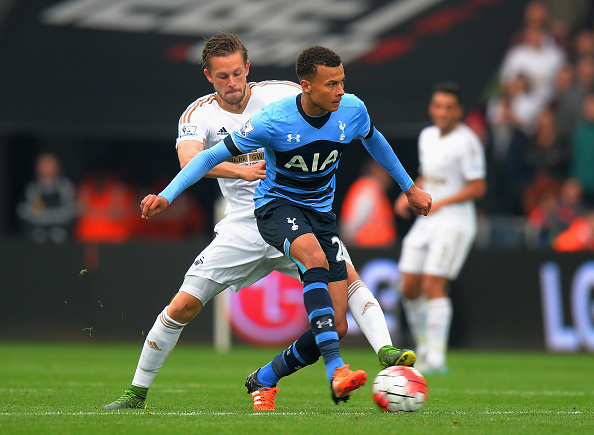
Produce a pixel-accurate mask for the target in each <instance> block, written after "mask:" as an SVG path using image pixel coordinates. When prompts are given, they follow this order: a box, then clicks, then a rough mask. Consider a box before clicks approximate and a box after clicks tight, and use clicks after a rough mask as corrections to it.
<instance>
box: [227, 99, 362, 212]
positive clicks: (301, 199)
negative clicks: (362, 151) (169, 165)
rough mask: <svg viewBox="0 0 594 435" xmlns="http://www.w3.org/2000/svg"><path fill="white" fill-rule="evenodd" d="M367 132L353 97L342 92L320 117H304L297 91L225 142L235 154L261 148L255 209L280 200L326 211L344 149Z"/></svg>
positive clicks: (330, 207) (248, 123) (260, 114)
mask: <svg viewBox="0 0 594 435" xmlns="http://www.w3.org/2000/svg"><path fill="white" fill-rule="evenodd" d="M372 132H373V127H372V124H371V120H370V118H369V115H368V113H367V108H366V107H365V104H364V103H363V102H362V101H361V100H360V99H359V98H357V97H356V96H355V95H352V94H345V95H344V96H343V97H342V100H341V102H340V106H339V108H338V110H336V111H335V112H327V113H326V114H324V115H322V116H320V117H312V116H309V115H307V114H306V113H305V112H304V111H303V109H302V107H301V95H298V96H297V97H287V98H284V99H282V100H280V101H278V102H276V103H272V104H269V105H268V106H266V107H264V108H263V109H262V110H261V111H260V112H258V113H257V114H255V115H254V116H253V117H252V118H251V119H250V120H249V121H247V123H246V124H244V125H243V127H242V128H241V129H239V130H237V131H235V132H233V133H232V134H231V135H229V136H228V137H227V138H226V139H225V144H226V145H227V149H228V150H229V151H231V152H232V153H234V148H235V150H236V153H238V154H243V153H245V152H248V151H251V150H255V149H258V148H261V147H264V158H265V161H266V178H265V179H264V180H262V181H261V182H260V184H259V185H258V186H257V187H256V193H255V196H254V200H255V202H256V208H258V207H261V206H262V205H264V204H266V203H268V202H269V201H271V200H273V199H275V198H280V199H286V200H289V201H293V202H295V203H297V204H300V205H304V206H307V207H312V208H314V209H316V210H319V211H322V212H327V211H331V210H332V202H333V200H334V188H335V183H336V181H335V172H336V169H337V168H338V164H339V162H340V157H341V155H342V152H343V150H344V149H345V147H346V146H347V145H348V144H349V143H350V142H352V141H353V140H354V139H358V138H365V137H368V136H369V135H371V133H372Z"/></svg>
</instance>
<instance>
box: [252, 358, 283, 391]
mask: <svg viewBox="0 0 594 435" xmlns="http://www.w3.org/2000/svg"><path fill="white" fill-rule="evenodd" d="M256 377H257V378H258V381H259V382H260V383H261V384H262V385H264V386H265V387H274V386H275V385H276V384H277V383H278V381H279V380H280V378H279V377H278V376H276V375H275V374H274V370H273V369H272V363H271V362H269V363H268V364H266V365H265V366H264V367H262V368H261V369H260V370H258V375H257V376H256Z"/></svg>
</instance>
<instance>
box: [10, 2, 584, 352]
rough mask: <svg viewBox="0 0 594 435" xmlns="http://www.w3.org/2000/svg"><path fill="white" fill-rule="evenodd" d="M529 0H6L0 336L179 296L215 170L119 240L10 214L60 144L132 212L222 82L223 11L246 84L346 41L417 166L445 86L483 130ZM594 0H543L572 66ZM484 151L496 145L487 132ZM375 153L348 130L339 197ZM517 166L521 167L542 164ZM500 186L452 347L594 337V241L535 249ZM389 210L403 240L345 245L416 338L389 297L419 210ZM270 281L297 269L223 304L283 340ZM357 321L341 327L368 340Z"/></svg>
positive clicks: (105, 316) (464, 291)
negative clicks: (208, 69)
mask: <svg viewBox="0 0 594 435" xmlns="http://www.w3.org/2000/svg"><path fill="white" fill-rule="evenodd" d="M528 3H529V2H528V1H526V0H347V1H342V0H301V1H300V2H294V1H290V0H267V1H265V0H255V1H243V0H217V1H205V0H4V1H3V2H2V3H1V4H0V209H1V210H2V212H1V213H0V254H1V258H2V261H0V288H1V289H2V292H1V293H2V295H3V299H4V300H3V304H2V307H1V308H0V314H1V315H0V338H2V339H20V338H25V339H48V340H102V341H105V340H114V341H116V340H131V339H134V340H141V337H142V334H143V332H145V331H147V330H148V329H149V328H150V326H151V325H152V322H153V321H154V318H155V316H156V314H157V313H158V312H159V311H160V310H161V309H162V307H163V306H164V305H165V304H166V303H167V302H168V300H169V298H170V297H171V296H172V295H173V294H174V292H175V291H177V288H178V286H179V284H180V283H181V280H182V278H183V274H184V273H185V270H186V269H187V267H188V266H189V264H190V262H191V261H192V260H193V258H194V256H195V255H196V254H197V253H198V252H199V251H200V250H201V249H202V248H203V247H204V246H206V244H208V242H209V240H210V239H211V232H212V227H213V222H216V218H215V217H214V216H216V213H217V201H218V199H219V190H218V186H217V185H216V182H214V181H213V180H203V181H200V182H199V183H198V184H197V185H195V186H194V187H193V188H192V189H190V190H189V191H188V192H187V198H188V202H190V203H191V204H193V206H194V208H193V210H194V213H193V214H192V213H190V214H189V216H191V218H189V219H190V221H191V222H195V223H196V224H195V226H194V227H193V226H192V223H191V222H190V224H188V223H187V221H185V220H183V218H180V221H179V222H178V223H173V225H174V226H176V227H177V228H178V229H179V228H183V230H179V231H165V230H163V231H160V230H155V231H150V230H146V228H145V229H138V228H137V227H135V226H137V225H138V224H137V223H136V224H132V226H133V227H135V229H133V230H130V233H129V234H125V235H123V236H122V238H121V239H118V240H112V241H110V242H109V243H106V242H104V241H101V240H98V241H92V240H88V239H84V238H83V237H81V236H76V234H75V235H72V236H70V237H69V238H68V239H67V240H66V241H65V242H62V243H55V242H51V241H47V242H45V243H40V242H39V241H35V240H31V239H30V238H28V237H27V236H25V235H24V234H23V228H22V224H21V222H20V220H19V217H18V214H17V209H18V205H19V203H20V202H22V201H23V192H24V191H25V188H26V186H27V183H28V182H30V181H31V180H32V179H33V178H34V177H35V162H36V159H37V158H38V156H39V155H41V154H43V153H48V152H49V153H52V154H54V155H55V156H57V157H58V158H59V160H60V162H61V166H62V172H63V174H64V175H66V176H67V177H68V178H69V179H70V180H72V182H73V184H74V185H75V186H77V188H79V189H80V188H81V187H82V186H83V185H84V182H85V180H86V179H87V177H88V176H89V175H92V174H105V173H107V172H108V173H110V175H111V176H115V177H116V178H117V179H118V181H119V182H121V183H122V184H123V185H125V186H127V188H128V190H127V192H128V193H129V194H130V196H131V203H133V204H134V207H135V208H134V210H135V211H134V213H136V207H137V204H138V202H139V199H140V198H141V197H143V196H144V195H145V194H146V193H148V192H154V191H156V190H157V189H158V186H162V185H163V183H166V182H167V181H168V180H169V179H171V178H172V177H173V176H174V175H175V174H176V173H177V171H178V168H179V165H178V160H177V156H176V153H175V147H174V144H175V138H176V136H177V121H178V118H179V116H180V114H181V113H182V111H183V110H184V109H185V107H186V106H187V105H188V104H189V103H191V102H192V101H193V100H195V99H196V98H197V97H199V96H201V95H204V94H207V93H209V92H212V86H211V85H210V84H209V83H208V82H207V81H206V80H205V79H204V76H203V74H202V70H201V67H200V64H199V60H200V53H201V50H202V44H203V41H204V38H205V37H206V38H208V37H210V36H211V35H213V34H215V33H218V32H221V31H224V28H223V26H224V27H226V28H228V29H231V30H232V31H234V32H235V33H237V34H238V35H239V36H240V37H241V39H242V40H243V42H244V44H245V45H246V47H247V48H248V52H249V56H250V60H251V71H250V76H249V79H250V80H251V81H260V80H267V79H280V80H295V73H294V67H293V65H294V60H295V59H296V56H297V55H298V53H299V52H300V51H301V50H302V49H303V48H305V47H307V46H310V45H315V44H320V45H326V46H328V47H330V48H333V49H335V50H336V51H337V52H338V53H339V54H341V56H342V57H343V60H344V64H345V68H346V75H347V80H346V85H347V91H348V92H352V93H355V94H356V95H358V96H359V97H361V98H362V99H363V100H364V101H365V103H366V104H367V107H368V109H369V112H370V114H371V116H372V119H373V121H374V124H375V125H376V126H377V127H378V129H379V130H380V131H382V132H383V133H384V135H385V136H386V137H387V138H388V140H389V141H390V142H391V143H392V145H393V146H394V148H395V151H396V153H397V155H398V156H399V157H400V159H401V160H402V162H403V164H404V166H405V167H406V168H407V170H408V171H409V173H411V175H413V176H414V175H416V167H417V156H416V152H417V150H416V137H417V135H418V133H419V131H420V130H421V128H423V127H424V126H425V125H427V124H428V122H429V120H428V116H427V114H426V108H427V103H428V100H429V96H430V92H431V87H432V85H433V84H434V83H436V82H440V81H444V80H451V81H455V82H457V83H458V84H460V86H461V87H462V88H463V90H464V106H465V109H466V113H469V114H472V115H474V116H475V117H474V118H469V119H468V122H469V123H470V122H471V121H473V120H476V119H477V118H476V116H478V119H479V121H480V122H479V124H478V125H479V127H477V128H480V126H486V127H485V128H488V125H487V124H488V123H486V121H485V114H486V111H487V107H488V104H489V101H490V99H491V98H493V97H494V96H496V95H498V91H499V86H498V83H499V70H500V68H501V65H502V62H503V59H504V57H505V55H506V53H507V52H508V51H509V50H510V47H512V46H513V44H514V43H517V42H514V37H515V36H516V35H517V34H518V32H519V31H520V30H521V29H522V28H523V26H524V25H525V24H526V23H525V15H524V13H525V9H526V6H527V4H528ZM569 3H571V5H572V6H569V5H568V4H569ZM591 3H592V2H590V1H584V2H581V1H575V2H573V1H572V2H567V1H554V0H552V1H544V4H546V5H547V7H548V8H549V11H550V13H551V22H553V23H554V24H555V26H552V27H551V29H552V31H553V30H554V37H555V38H559V39H561V41H560V43H559V44H560V46H561V47H562V49H563V50H564V52H565V53H566V56H567V59H568V62H569V63H572V64H576V63H577V61H576V60H575V57H576V47H575V46H574V45H573V44H574V41H575V40H576V39H575V38H577V35H578V34H580V32H582V31H589V32H591V31H592V25H593V20H592V4H591ZM590 35H591V38H592V40H591V44H592V46H593V47H594V37H593V36H592V34H590ZM593 51H594V50H593ZM592 54H594V52H593V53H590V55H592ZM580 55H581V54H580ZM584 55H585V54H584ZM485 137H486V138H488V137H489V136H488V134H487V135H486V136H485ZM485 146H486V150H487V155H489V148H488V147H489V146H490V142H489V140H486V143H485ZM365 158H366V151H365V150H364V148H363V147H361V146H358V145H357V144H353V145H352V146H351V147H350V149H348V150H347V151H346V153H345V154H344V156H343V158H342V161H341V168H340V169H339V171H338V174H337V185H338V190H337V195H336V204H335V205H336V206H335V209H336V210H337V211H339V210H340V204H341V201H342V199H343V197H344V195H345V192H346V190H347V188H348V187H349V185H350V184H351V183H352V182H353V181H354V178H355V176H356V174H358V173H359V172H360V163H361V162H362V161H363V160H364V159H365ZM490 163H491V162H490ZM592 163H593V164H594V162H592ZM524 175H525V177H521V179H522V180H524V178H526V177H528V178H529V177H531V176H533V174H524ZM490 176H491V172H489V175H488V177H490ZM529 181H531V180H529ZM527 183H528V182H527ZM503 189H505V188H503ZM491 192H492V193H490V194H489V195H488V196H487V198H486V199H485V200H484V201H482V202H481V203H480V204H479V209H480V213H481V221H480V222H481V224H480V234H479V237H478V239H477V242H476V246H475V248H474V250H473V253H472V254H471V256H470V259H469V260H468V262H467V263H466V266H465V267H464V270H463V272H462V275H461V276H460V278H459V279H458V280H457V281H456V282H455V283H453V285H452V298H453V300H454V322H453V325H452V334H451V343H452V346H453V347H460V348H464V347H467V348H510V349H511V348H516V349H526V348H529V349H548V350H551V351H572V352H574V351H582V350H587V351H590V352H592V351H594V305H593V303H592V299H593V292H592V288H593V286H594V263H592V261H591V260H592V255H591V254H592V251H589V252H588V251H579V252H572V253H566V252H564V253H561V252H557V251H555V250H553V249H552V248H551V246H550V245H549V246H543V245H542V244H540V243H539V239H538V235H536V236H535V230H534V228H532V227H530V226H529V216H528V215H527V214H526V213H524V210H523V209H522V207H521V205H518V204H511V203H505V204H503V205H502V204H501V201H502V198H503V197H506V195H507V194H508V193H509V192H507V191H505V190H504V191H497V190H496V189H495V190H492V191H491ZM396 193H397V192H394V197H395V195H396ZM516 199H517V198H516ZM180 213H181V212H180ZM134 219H135V220H136V221H140V219H139V218H138V216H135V217H134ZM397 223H398V242H397V243H396V244H395V245H394V246H392V247H390V248H384V249H357V248H356V247H354V248H352V250H351V255H352V257H353V259H354V260H355V264H356V265H357V266H358V268H359V269H360V270H361V271H362V273H364V274H366V275H365V277H364V280H365V281H366V282H368V284H370V283H371V284H370V287H372V289H373V291H375V292H376V294H377V295H378V298H379V299H380V302H382V304H383V305H384V310H385V311H386V314H387V315H388V317H389V321H390V325H391V328H392V332H393V335H394V339H395V341H396V342H397V344H403V343H406V342H407V341H408V340H409V337H408V335H407V332H406V328H405V327H404V324H403V322H402V315H401V311H400V307H399V304H398V294H397V291H396V286H397V284H396V283H397V280H398V272H397V267H396V260H397V259H398V252H399V241H400V240H401V238H402V236H403V235H404V234H405V233H406V230H407V228H408V227H409V226H410V222H409V221H405V220H401V219H399V220H398V222H397ZM162 228H168V229H170V227H167V226H166V224H163V227H162ZM279 287H282V288H283V290H282V292H283V293H281V294H286V295H291V294H292V293H291V284H286V285H284V284H283V285H281V284H279V282H278V281H274V280H272V281H270V280H269V281H267V282H265V283H263V284H261V285H260V287H257V288H254V289H251V290H246V292H245V294H246V296H245V297H243V299H242V297H241V296H237V297H235V298H234V299H233V300H232V301H231V306H230V308H229V310H230V312H231V313H232V315H231V318H232V319H236V324H233V325H232V326H233V329H234V331H235V334H234V338H233V340H237V341H248V342H253V343H256V344H269V345H277V344H279V343H276V342H273V343H262V342H260V341H259V339H258V338H257V337H261V336H262V334H264V335H270V336H273V337H274V336H275V335H276V334H277V333H278V330H279V328H280V329H282V328H284V327H285V326H286V325H287V324H290V323H291V322H293V323H295V324H296V325H297V326H296V328H301V327H302V326H303V324H302V323H299V321H297V320H295V316H296V314H295V310H297V308H296V307H297V306H298V305H299V304H300V301H299V300H298V299H297V301H296V302H295V298H294V297H290V296H287V297H286V298H285V299H283V300H281V301H276V302H274V303H275V304H277V305H274V306H266V305H264V306H259V307H255V308H254V307H249V306H248V305H249V303H248V301H246V300H249V299H251V300H252V301H253V300H255V299H258V300H260V299H261V300H262V301H268V302H266V303H271V302H270V301H269V298H266V297H265V296H262V295H266V294H269V293H270V292H272V293H274V292H275V291H276V290H277V289H278V288H279ZM240 295H241V292H240ZM254 295H256V296H254ZM252 296H254V297H252ZM233 304H235V305H233ZM237 307H239V308H237ZM234 310H235V311H234ZM237 310H239V311H237ZM271 312H272V313H273V314H272V315H271V314H270V313H271ZM213 317H214V315H213V311H212V307H207V309H205V310H204V312H203V314H201V315H200V316H199V318H197V319H195V320H194V321H193V325H194V326H190V327H188V328H186V332H184V337H185V338H184V341H186V342H191V341H192V340H195V341H210V340H212V334H213ZM237 319H242V320H241V322H238V321H237ZM293 326H295V325H293ZM355 326H356V325H353V327H352V333H350V335H349V337H348V338H347V340H348V341H350V342H351V343H353V344H361V343H363V341H362V339H361V337H360V335H358V334H357V331H356V327H355ZM246 331H247V332H246ZM249 331H257V333H255V334H249V333H248V332H249ZM279 334H280V333H279ZM283 337H284V336H283ZM282 341H283V342H286V341H288V340H287V339H283V340H282Z"/></svg>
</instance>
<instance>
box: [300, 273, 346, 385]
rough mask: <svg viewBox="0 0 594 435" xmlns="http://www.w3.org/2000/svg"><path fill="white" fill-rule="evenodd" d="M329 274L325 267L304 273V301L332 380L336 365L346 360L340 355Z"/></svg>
mask: <svg viewBox="0 0 594 435" xmlns="http://www.w3.org/2000/svg"><path fill="white" fill-rule="evenodd" d="M328 275H329V271H328V270H327V269H325V268H323V267H314V268H311V269H308V270H306V271H305V272H304V273H303V303H304V305H305V311H306V312H307V316H308V317H309V322H310V325H311V330H312V332H313V336H314V339H315V342H316V345H317V347H318V348H319V350H320V353H321V355H322V358H323V359H324V364H325V365H326V375H327V377H328V380H329V381H330V380H332V374H333V373H334V370H335V369H336V367H341V366H343V365H344V362H343V361H342V358H341V357H340V345H339V344H338V334H337V333H336V326H335V324H334V309H333V307H332V299H331V298H330V293H328Z"/></svg>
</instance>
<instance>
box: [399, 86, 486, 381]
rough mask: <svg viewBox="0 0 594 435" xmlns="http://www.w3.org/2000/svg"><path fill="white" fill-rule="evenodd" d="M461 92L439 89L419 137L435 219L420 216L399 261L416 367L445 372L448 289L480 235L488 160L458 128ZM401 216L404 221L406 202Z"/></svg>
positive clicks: (420, 181) (422, 167)
mask: <svg viewBox="0 0 594 435" xmlns="http://www.w3.org/2000/svg"><path fill="white" fill-rule="evenodd" d="M462 113H463V109H462V103H461V92H460V89H459V88H458V86H456V85H455V84H451V83H445V84H441V85H437V86H436V87H435V88H434V90H433V94H432V97H431V102H430V104H429V115H430V117H431V120H432V121H433V125H432V126H430V127H426V128H425V129H423V131H421V134H420V135H419V144H418V147H419V168H420V176H419V178H418V179H417V180H416V183H417V185H418V186H419V187H422V188H423V189H424V190H425V191H426V192H428V193H430V194H431V197H432V199H433V201H434V202H433V206H432V207H431V214H430V215H429V216H426V217H425V216H419V217H418V218H417V219H416V221H415V223H414V224H413V226H412V227H411V229H410V231H409V232H408V233H407V235H406V236H405V237H404V240H403V243H402V252H401V256H400V261H399V267H400V272H401V276H402V292H403V294H404V296H405V297H404V298H403V305H404V309H405V313H406V317H407V319H408V323H409V326H410V329H411V332H412V335H413V337H414V339H415V341H416V345H417V348H416V349H417V363H416V365H415V368H417V369H419V370H420V371H421V372H423V373H425V374H430V373H435V372H437V373H446V372H447V367H446V365H445V362H446V350H447V344H448V337H449V332H450V323H451V319H452V303H451V300H450V298H449V297H448V295H447V287H448V284H449V282H450V281H451V280H454V279H455V278H456V277H457V276H458V273H459V272H460V269H461V268H462V266H463V264H464V261H465V260H466V257H467V256H468V253H469V251H470V248H471V246H472V243H473V241H474V238H475V235H476V213H475V207H474V200H476V199H479V198H481V197H482V196H484V194H485V192H486V181H485V157H484V151H483V146H482V144H481V143H480V141H479V139H478V138H477V137H476V135H475V134H474V133H473V132H472V131H471V130H470V128H468V127H467V126H466V125H464V124H462V123H461V122H460V119H461V118H462ZM395 209H396V213H398V214H399V215H401V216H404V217H406V216H407V215H408V214H409V212H408V210H407V204H406V198H405V197H402V196H400V197H399V198H398V199H397V201H396V204H395Z"/></svg>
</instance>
